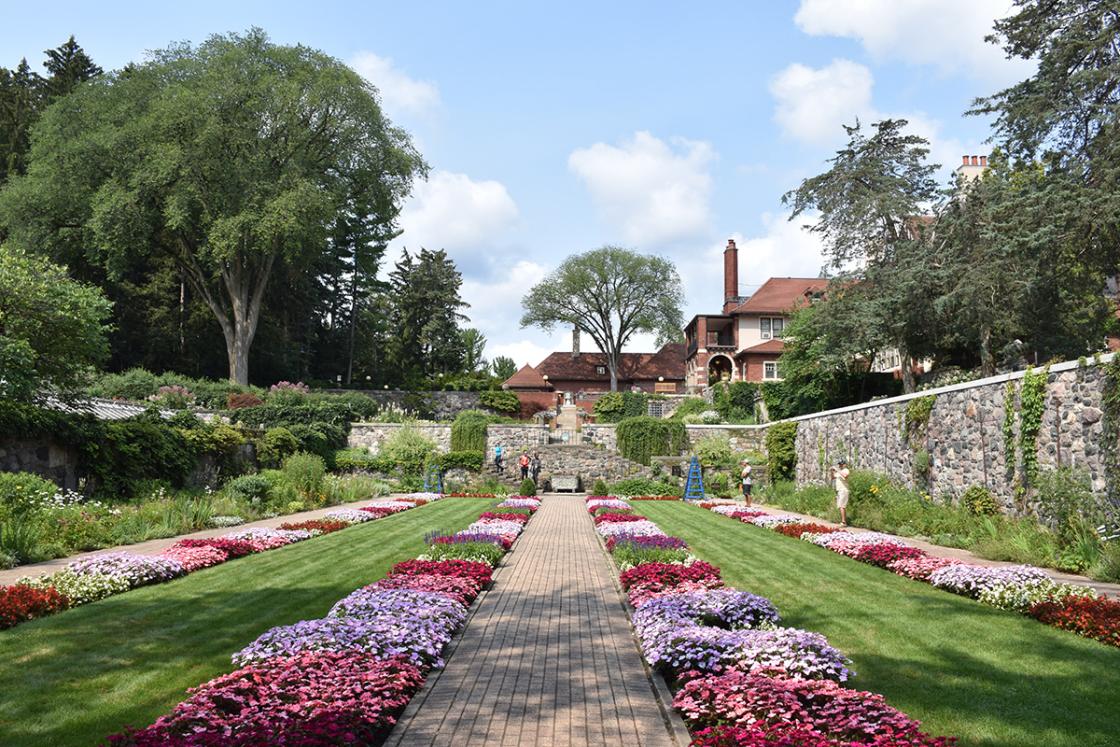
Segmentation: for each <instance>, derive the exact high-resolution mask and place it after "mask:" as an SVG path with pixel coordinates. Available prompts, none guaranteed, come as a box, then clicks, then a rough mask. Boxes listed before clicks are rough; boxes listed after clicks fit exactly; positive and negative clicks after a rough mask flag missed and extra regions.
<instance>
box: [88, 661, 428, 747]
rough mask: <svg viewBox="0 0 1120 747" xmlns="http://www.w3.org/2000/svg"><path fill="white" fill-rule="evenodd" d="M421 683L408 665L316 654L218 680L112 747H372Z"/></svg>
mask: <svg viewBox="0 0 1120 747" xmlns="http://www.w3.org/2000/svg"><path fill="white" fill-rule="evenodd" d="M423 682H424V677H423V674H422V673H421V672H420V670H419V669H418V668H417V667H416V666H414V665H412V664H409V663H408V662H405V661H401V660H397V659H390V660H384V661H383V660H378V659H377V658H375V657H374V656H372V655H370V654H360V653H358V654H355V653H337V652H331V651H317V652H309V653H304V654H300V655H298V656H293V657H277V658H273V659H269V660H267V661H263V662H260V663H259V664H252V665H250V666H247V667H243V668H241V669H238V670H237V671H235V672H232V673H230V674H226V675H222V676H221V677H218V678H216V679H213V680H211V681H210V682H207V683H206V684H204V685H201V686H199V687H196V688H194V689H192V690H191V691H190V693H191V697H190V698H188V699H187V700H185V701H183V702H182V703H180V704H179V705H177V706H176V707H175V709H174V710H173V711H172V712H171V713H170V714H168V715H167V716H163V717H162V718H160V719H159V720H158V721H156V722H155V723H154V724H152V725H151V726H149V727H148V728H146V729H142V730H140V731H134V732H126V733H124V734H118V735H115V736H113V737H110V739H109V744H110V745H113V747H178V746H183V747H187V746H188V745H189V746H190V747H195V746H198V747H202V746H204V745H205V746H209V745H214V747H217V746H218V745H222V746H223V747H232V746H234V745H237V746H244V747H251V746H252V747H255V746H257V745H264V744H284V745H300V746H301V747H313V746H316V745H323V746H324V747H326V746H327V745H337V744H369V743H371V742H375V741H377V740H378V738H379V737H380V736H381V735H383V734H384V733H385V731H387V730H388V729H389V728H391V727H392V726H393V724H395V723H396V717H397V715H398V714H399V713H400V712H401V711H402V710H403V709H404V707H405V705H407V704H408V701H409V699H410V698H411V697H412V695H413V694H414V693H415V692H416V691H417V690H419V689H420V686H421V685H422V684H423Z"/></svg>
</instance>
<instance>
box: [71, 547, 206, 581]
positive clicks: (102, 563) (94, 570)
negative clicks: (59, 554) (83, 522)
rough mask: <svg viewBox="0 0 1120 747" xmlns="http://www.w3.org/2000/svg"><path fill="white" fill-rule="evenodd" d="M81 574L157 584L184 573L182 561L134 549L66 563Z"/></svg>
mask: <svg viewBox="0 0 1120 747" xmlns="http://www.w3.org/2000/svg"><path fill="white" fill-rule="evenodd" d="M66 567H67V568H68V569H69V570H70V571H73V572H74V573H75V574H77V575H79V576H92V575H99V576H108V577H110V578H113V579H116V580H123V581H125V582H127V583H128V585H129V586H130V587H133V588H134V587H137V586H144V585H145V584H156V583H159V582H161V581H170V580H171V579H173V578H178V577H179V576H182V575H183V574H184V573H185V572H186V571H184V570H183V564H182V563H180V562H179V561H178V560H175V559H174V558H169V557H166V556H163V555H137V554H136V553H131V552H107V553H102V554H101V555H93V556H91V557H88V558H82V559H81V560H75V561H73V562H71V563H69V564H67V566H66Z"/></svg>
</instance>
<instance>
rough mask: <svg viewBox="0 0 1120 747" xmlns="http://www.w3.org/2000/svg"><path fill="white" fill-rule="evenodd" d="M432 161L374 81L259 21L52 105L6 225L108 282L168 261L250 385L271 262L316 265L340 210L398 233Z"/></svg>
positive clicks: (106, 78) (298, 268)
mask: <svg viewBox="0 0 1120 747" xmlns="http://www.w3.org/2000/svg"><path fill="white" fill-rule="evenodd" d="M425 170H426V166H425V164H424V163H423V161H422V159H421V158H420V156H419V154H418V153H417V152H416V150H415V149H414V148H413V146H412V143H411V141H410V139H409V137H408V135H407V134H406V133H405V132H403V131H402V130H400V129H398V128H396V127H394V126H393V125H392V124H391V123H390V122H389V121H388V119H387V118H386V117H385V116H384V114H383V113H382V111H381V108H380V106H379V104H378V100H377V92H376V90H375V89H374V88H373V87H372V85H370V84H369V83H367V82H366V81H364V80H363V79H362V78H361V77H360V76H359V75H358V74H357V73H355V72H354V71H353V70H351V69H349V68H348V67H346V66H345V65H343V64H342V63H340V62H338V61H337V60H335V59H333V58H331V57H329V56H327V55H325V54H323V53H321V52H317V51H315V50H312V49H309V48H307V47H303V46H280V45H275V44H272V43H270V42H269V40H268V38H267V36H266V35H265V34H264V33H263V32H262V31H260V30H256V29H254V30H252V31H250V32H248V33H246V34H244V35H237V34H231V35H227V36H213V37H211V38H210V39H208V40H207V41H206V42H204V43H203V44H201V45H199V46H198V47H192V46H190V45H188V44H181V45H174V46H171V47H169V48H167V49H164V50H160V51H157V52H154V53H151V55H150V58H149V60H148V61H147V62H145V63H143V64H138V65H131V66H129V67H127V68H125V69H124V70H121V71H118V72H115V73H110V74H106V75H103V76H101V77H99V78H97V79H95V80H94V81H92V82H91V83H89V84H86V85H83V86H80V87H78V88H77V89H76V90H75V91H74V92H73V93H71V94H70V95H68V96H65V97H63V98H61V99H59V100H58V101H57V102H56V103H54V104H52V105H51V106H50V107H49V108H48V109H47V110H46V111H45V112H44V114H43V116H42V118H41V119H40V121H39V123H38V124H37V125H36V127H35V137H34V144H33V147H32V150H31V153H30V157H29V162H28V173H27V175H26V176H23V177H19V178H17V179H14V180H13V181H12V183H11V184H10V185H9V187H8V188H7V189H6V190H5V192H4V193H2V194H0V221H2V222H3V223H5V224H6V226H7V228H8V230H9V231H10V234H11V237H12V238H13V240H14V241H16V242H18V243H19V244H20V245H21V246H25V247H29V248H36V249H43V250H47V251H49V252H51V253H52V254H53V255H54V256H55V257H58V258H62V259H69V258H73V257H82V258H84V259H85V260H86V261H89V260H90V259H92V260H93V261H96V262H97V263H99V264H101V265H103V266H104V267H105V268H107V270H108V272H109V273H110V275H113V274H114V273H119V272H120V271H121V270H122V269H123V268H125V267H127V266H128V265H129V264H130V262H131V261H132V260H134V259H135V258H136V257H138V256H139V257H143V256H145V255H148V254H154V253H159V254H162V255H165V256H167V257H169V258H171V259H172V260H173V261H174V263H175V264H176V266H177V267H178V268H179V269H180V271H181V272H182V274H183V276H184V278H185V279H186V282H187V283H188V284H189V286H190V287H191V288H192V290H193V291H194V292H195V293H196V294H197V295H198V296H199V297H200V298H202V299H203V301H204V302H205V304H206V306H207V308H209V310H210V312H211V313H212V314H213V316H214V318H215V319H216V320H217V322H218V324H219V326H220V328H221V331H222V335H223V337H224V339H225V344H226V355H227V359H228V363H229V376H230V379H231V381H234V382H237V383H242V384H244V383H246V382H247V381H248V378H249V350H250V346H251V345H252V343H253V338H254V336H255V334H256V332H257V328H258V324H259V323H260V314H261V308H262V301H263V299H264V296H265V292H266V289H267V288H268V285H269V281H270V279H271V278H272V277H273V275H274V274H275V273H276V272H277V270H278V268H281V267H282V268H284V269H285V270H286V271H288V272H290V273H293V274H295V275H297V276H298V275H299V274H300V273H302V272H304V271H310V270H309V268H313V267H314V266H315V264H316V261H317V260H319V259H321V258H322V256H323V254H324V253H325V252H329V251H331V240H330V239H331V235H332V231H334V230H336V229H337V228H338V220H339V217H340V216H348V217H351V218H352V219H353V220H357V221H365V222H369V223H372V224H375V225H376V226H380V227H382V228H385V229H387V228H389V227H391V226H392V224H393V222H394V220H395V218H396V215H397V213H398V211H399V207H400V203H401V200H402V199H403V198H404V197H405V196H406V195H407V194H408V192H409V190H410V188H411V184H412V182H413V179H414V178H415V177H416V176H417V175H420V174H422V173H424V171H425ZM381 233H382V234H386V235H387V234H388V231H387V230H385V231H381ZM353 311H354V310H353V309H351V310H350V313H351V314H352V313H353Z"/></svg>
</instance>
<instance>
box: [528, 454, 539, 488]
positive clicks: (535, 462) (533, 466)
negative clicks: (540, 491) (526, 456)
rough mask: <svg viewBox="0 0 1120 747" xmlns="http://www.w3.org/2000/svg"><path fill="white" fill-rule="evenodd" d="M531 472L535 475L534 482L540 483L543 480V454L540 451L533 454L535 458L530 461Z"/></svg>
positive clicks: (535, 483)
mask: <svg viewBox="0 0 1120 747" xmlns="http://www.w3.org/2000/svg"><path fill="white" fill-rule="evenodd" d="M529 472H530V474H532V476H533V484H534V485H537V484H540V481H541V454H540V452H539V451H538V452H537V453H535V454H533V460H532V461H531V462H530V463H529Z"/></svg>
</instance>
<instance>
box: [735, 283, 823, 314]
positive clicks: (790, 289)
mask: <svg viewBox="0 0 1120 747" xmlns="http://www.w3.org/2000/svg"><path fill="white" fill-rule="evenodd" d="M827 287H828V279H827V278H770V279H769V280H767V281H766V282H765V283H763V284H762V287H761V288H759V289H758V290H757V291H755V294H754V295H753V296H751V297H750V298H748V299H747V300H746V301H744V302H743V303H742V304H740V305H739V306H736V307H735V308H734V309H731V313H732V314H785V313H787V312H788V311H790V310H791V309H794V308H796V307H798V306H800V305H801V304H804V303H808V301H809V297H810V296H811V295H812V294H813V293H820V292H823V291H824V290H825V288H827Z"/></svg>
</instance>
